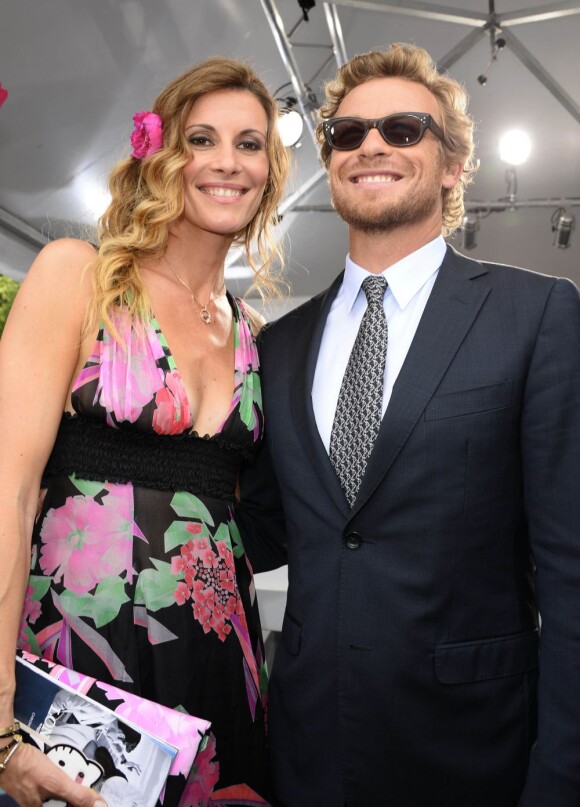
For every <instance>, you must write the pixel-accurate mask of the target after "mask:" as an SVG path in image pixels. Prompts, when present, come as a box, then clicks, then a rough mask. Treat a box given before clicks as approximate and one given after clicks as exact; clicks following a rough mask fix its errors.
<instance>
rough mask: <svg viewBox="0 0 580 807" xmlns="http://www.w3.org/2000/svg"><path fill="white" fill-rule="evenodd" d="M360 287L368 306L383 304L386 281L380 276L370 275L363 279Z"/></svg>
mask: <svg viewBox="0 0 580 807" xmlns="http://www.w3.org/2000/svg"><path fill="white" fill-rule="evenodd" d="M362 287H363V291H364V293H365V294H366V296H367V300H368V303H369V305H377V304H380V305H382V304H383V297H384V296H385V289H386V288H387V281H386V280H385V278H384V277H383V276H382V275H372V276H370V277H367V278H365V279H364V280H363V284H362Z"/></svg>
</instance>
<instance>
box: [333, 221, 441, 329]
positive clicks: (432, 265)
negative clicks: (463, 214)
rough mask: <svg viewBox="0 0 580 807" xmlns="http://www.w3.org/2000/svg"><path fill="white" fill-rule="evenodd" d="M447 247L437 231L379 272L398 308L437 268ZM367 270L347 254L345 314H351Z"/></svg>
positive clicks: (403, 304) (344, 290) (344, 288)
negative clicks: (423, 242)
mask: <svg viewBox="0 0 580 807" xmlns="http://www.w3.org/2000/svg"><path fill="white" fill-rule="evenodd" d="M446 249H447V245H446V244H445V241H444V240H443V237H442V236H440V235H439V236H437V238H435V239H434V240H433V241H430V242H429V243H428V244H425V246H424V247H421V248H420V249H417V250H415V252H412V253H411V254H410V255H407V256H405V257H404V258H403V259H402V260H400V261H398V262H397V263H394V264H393V265H392V266H389V268H388V269H385V271H384V272H382V273H381V274H382V275H383V276H384V277H385V278H386V280H387V282H388V284H389V289H390V290H391V293H392V295H393V297H394V298H395V300H396V302H397V305H398V306H399V308H401V309H404V308H405V307H406V306H407V305H408V304H409V303H410V302H411V300H412V299H413V297H414V296H415V295H416V294H417V292H418V291H419V289H421V288H422V287H423V286H424V285H425V283H426V282H427V281H428V280H429V278H430V277H431V276H432V275H433V274H434V273H435V272H436V271H437V270H438V269H439V267H440V266H441V263H442V262H443V258H444V256H445V251H446ZM370 274H371V272H367V270H366V269H363V267H362V266H358V264H356V263H355V262H354V261H352V260H351V257H350V255H347V256H346V263H345V271H344V279H343V281H342V294H343V296H344V304H345V306H346V311H347V314H350V312H351V310H352V307H353V305H354V304H355V300H356V298H357V297H358V293H359V291H360V288H361V285H362V282H363V280H364V279H365V278H366V277H368V276H369V275H370Z"/></svg>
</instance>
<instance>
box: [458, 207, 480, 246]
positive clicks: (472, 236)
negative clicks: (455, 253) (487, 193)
mask: <svg viewBox="0 0 580 807" xmlns="http://www.w3.org/2000/svg"><path fill="white" fill-rule="evenodd" d="M478 230H479V216H477V215H476V214H474V213H467V215H465V216H464V217H463V221H462V222H461V239H462V240H461V245H462V247H463V249H475V247H476V246H477V233H478Z"/></svg>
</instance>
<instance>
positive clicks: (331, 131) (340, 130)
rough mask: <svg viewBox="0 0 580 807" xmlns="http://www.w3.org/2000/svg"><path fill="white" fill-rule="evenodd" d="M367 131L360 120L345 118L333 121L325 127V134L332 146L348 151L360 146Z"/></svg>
mask: <svg viewBox="0 0 580 807" xmlns="http://www.w3.org/2000/svg"><path fill="white" fill-rule="evenodd" d="M367 132H368V129H367V127H366V126H365V124H364V123H363V122H362V121H358V120H348V119H345V120H337V121H333V123H332V124H331V125H330V126H329V127H328V128H327V129H326V136H327V138H328V142H329V143H330V145H331V146H332V148H334V149H339V150H340V149H342V150H344V151H349V150H351V149H357V148H358V147H359V146H360V144H361V143H362V142H363V140H364V139H365V135H366V133H367Z"/></svg>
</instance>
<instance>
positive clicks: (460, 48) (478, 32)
mask: <svg viewBox="0 0 580 807" xmlns="http://www.w3.org/2000/svg"><path fill="white" fill-rule="evenodd" d="M486 34H487V31H486V29H485V27H481V28H474V29H473V31H470V32H469V33H468V34H467V36H465V37H464V38H463V39H462V40H461V41H460V42H458V43H457V45H455V47H454V48H451V50H450V51H448V52H447V53H446V54H445V56H443V58H441V59H439V60H438V61H437V68H438V70H439V72H441V71H443V70H449V68H450V67H451V65H452V64H455V62H457V61H459V59H461V57H462V56H464V55H465V54H466V53H467V51H468V50H470V49H471V48H472V47H473V46H474V45H475V44H476V43H477V42H479V40H480V39H481V37H482V36H485V35H486Z"/></svg>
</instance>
